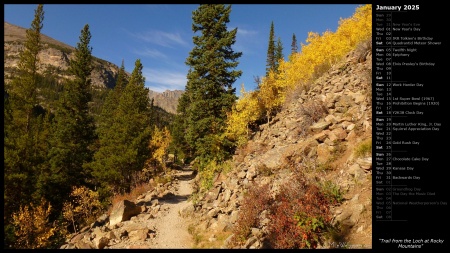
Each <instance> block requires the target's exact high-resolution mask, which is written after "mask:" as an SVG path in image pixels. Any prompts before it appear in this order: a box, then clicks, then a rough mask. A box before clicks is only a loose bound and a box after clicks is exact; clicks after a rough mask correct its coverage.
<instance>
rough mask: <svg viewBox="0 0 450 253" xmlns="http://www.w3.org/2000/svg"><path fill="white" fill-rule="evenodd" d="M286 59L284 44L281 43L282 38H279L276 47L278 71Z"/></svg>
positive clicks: (276, 68)
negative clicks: (282, 61) (281, 62)
mask: <svg viewBox="0 0 450 253" xmlns="http://www.w3.org/2000/svg"><path fill="white" fill-rule="evenodd" d="M282 59H284V55H283V44H282V43H281V39H280V37H278V40H277V45H276V47H275V70H276V71H278V66H279V65H280V63H279V61H280V60H282Z"/></svg>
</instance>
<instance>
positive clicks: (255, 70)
mask: <svg viewBox="0 0 450 253" xmlns="http://www.w3.org/2000/svg"><path fill="white" fill-rule="evenodd" d="M359 5H360V4H233V5H232V6H231V14H230V22H229V23H228V24H227V26H228V28H229V29H234V28H236V27H237V28H238V33H237V37H236V43H235V44H234V45H233V50H235V51H238V52H242V53H243V55H242V56H241V57H240V58H239V65H238V67H237V68H236V69H237V70H242V71H243V73H242V76H241V78H239V79H238V80H237V81H236V82H235V83H234V87H236V92H237V95H239V90H240V88H241V84H244V86H245V89H246V90H247V91H248V90H254V89H255V87H256V84H255V82H254V78H255V77H256V76H260V77H262V76H264V74H265V69H266V57H267V47H268V40H269V32H270V25H271V22H272V21H273V22H274V33H275V36H276V38H278V37H280V38H281V42H282V44H283V47H284V50H283V54H284V56H285V58H286V59H287V57H288V55H289V54H290V52H291V43H292V35H293V34H295V36H296V38H297V42H298V47H299V49H300V43H305V40H306V37H307V34H308V32H310V31H312V32H317V33H320V34H321V33H322V32H324V31H326V30H331V31H333V32H334V31H336V28H337V27H338V25H339V19H340V18H348V17H351V16H352V15H353V14H354V12H355V10H356V8H357V7H358V6H359ZM36 7H37V5H36V4H5V5H4V20H5V21H6V22H8V23H11V24H14V25H18V26H21V27H24V28H29V27H30V25H31V22H32V20H33V18H34V11H35V9H36ZM197 8H198V4H44V21H43V25H44V27H43V29H42V31H41V32H42V33H43V34H45V35H47V36H50V37H52V38H54V39H56V40H59V41H61V42H64V43H66V44H68V45H70V46H73V47H75V46H76V44H77V42H78V41H79V36H80V32H81V29H82V28H83V27H84V25H85V24H89V28H90V31H91V35H92V38H91V42H90V46H91V47H92V48H93V49H92V54H93V55H94V56H95V57H98V58H101V59H104V60H106V61H109V62H111V63H114V64H116V65H118V66H120V65H121V63H122V60H123V61H124V65H125V69H126V71H128V72H130V73H131V72H132V71H133V68H134V63H135V61H136V60H137V59H140V60H141V63H142V65H143V67H144V68H143V74H144V76H145V78H146V86H147V87H148V88H150V89H151V90H154V91H158V92H162V91H164V90H174V89H179V90H184V87H185V85H186V74H187V72H188V69H189V66H187V65H186V64H185V60H186V58H187V57H188V56H189V52H190V51H191V50H192V48H193V47H194V44H193V43H192V37H193V36H194V33H193V31H192V12H193V11H194V10H196V9H197Z"/></svg>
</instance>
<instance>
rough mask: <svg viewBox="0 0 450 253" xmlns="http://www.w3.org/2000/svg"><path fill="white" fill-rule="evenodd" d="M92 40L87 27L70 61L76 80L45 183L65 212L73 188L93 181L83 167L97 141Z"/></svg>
mask: <svg viewBox="0 0 450 253" xmlns="http://www.w3.org/2000/svg"><path fill="white" fill-rule="evenodd" d="M90 39H91V33H90V31H89V25H87V24H86V25H85V26H84V28H83V29H82V30H81V35H80V42H78V43H77V48H76V51H75V58H74V59H73V60H71V61H70V71H71V73H72V74H73V75H74V76H75V79H74V80H69V81H67V83H66V84H65V85H66V86H65V88H64V93H63V95H62V96H61V98H60V100H59V105H58V108H57V110H56V115H55V119H54V120H55V123H54V130H53V136H52V139H51V144H52V148H51V150H50V152H49V160H50V167H49V170H48V171H47V173H48V174H47V175H45V176H46V177H44V178H43V181H44V182H43V183H42V184H43V185H45V192H46V194H47V196H46V199H48V200H50V201H51V202H52V205H53V206H54V207H55V209H56V210H61V206H62V203H63V201H64V200H65V199H66V198H67V196H68V195H69V194H70V191H71V189H72V186H80V185H85V184H86V183H87V182H86V181H87V180H88V179H89V172H88V171H86V170H85V169H84V168H83V164H85V163H87V162H90V161H91V160H92V156H93V149H92V148H93V144H94V141H95V138H96V136H95V125H94V119H93V117H92V115H90V114H89V102H90V101H91V99H92V96H91V93H90V87H91V79H90V74H91V71H92V55H91V51H92V48H91V47H90V46H89V42H90ZM53 189H58V191H56V192H55V191H54V190H53Z"/></svg>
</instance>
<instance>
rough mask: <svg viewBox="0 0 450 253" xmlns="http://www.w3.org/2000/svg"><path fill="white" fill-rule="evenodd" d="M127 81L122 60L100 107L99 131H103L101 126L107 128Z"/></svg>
mask: <svg viewBox="0 0 450 253" xmlns="http://www.w3.org/2000/svg"><path fill="white" fill-rule="evenodd" d="M127 82H128V80H127V75H126V72H125V65H124V62H123V60H122V65H121V66H120V69H119V72H118V73H117V77H116V83H115V85H114V88H113V89H112V90H109V91H108V95H107V96H106V99H105V103H104V104H103V107H102V111H101V114H100V117H99V120H98V128H97V130H98V131H99V132H101V131H103V130H104V129H103V128H109V127H110V126H111V124H112V122H113V116H114V115H113V113H114V111H115V110H116V108H117V106H118V105H119V100H120V97H121V95H122V92H123V90H124V89H125V86H126V85H127Z"/></svg>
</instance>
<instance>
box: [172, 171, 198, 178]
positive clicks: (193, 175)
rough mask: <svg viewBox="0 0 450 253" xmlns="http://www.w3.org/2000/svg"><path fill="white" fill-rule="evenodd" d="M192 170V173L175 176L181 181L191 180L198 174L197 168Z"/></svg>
mask: <svg viewBox="0 0 450 253" xmlns="http://www.w3.org/2000/svg"><path fill="white" fill-rule="evenodd" d="M191 171H192V172H191V173H190V174H184V175H175V176H174V178H176V179H178V180H180V181H189V180H191V179H194V178H195V176H197V171H196V170H191Z"/></svg>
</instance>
